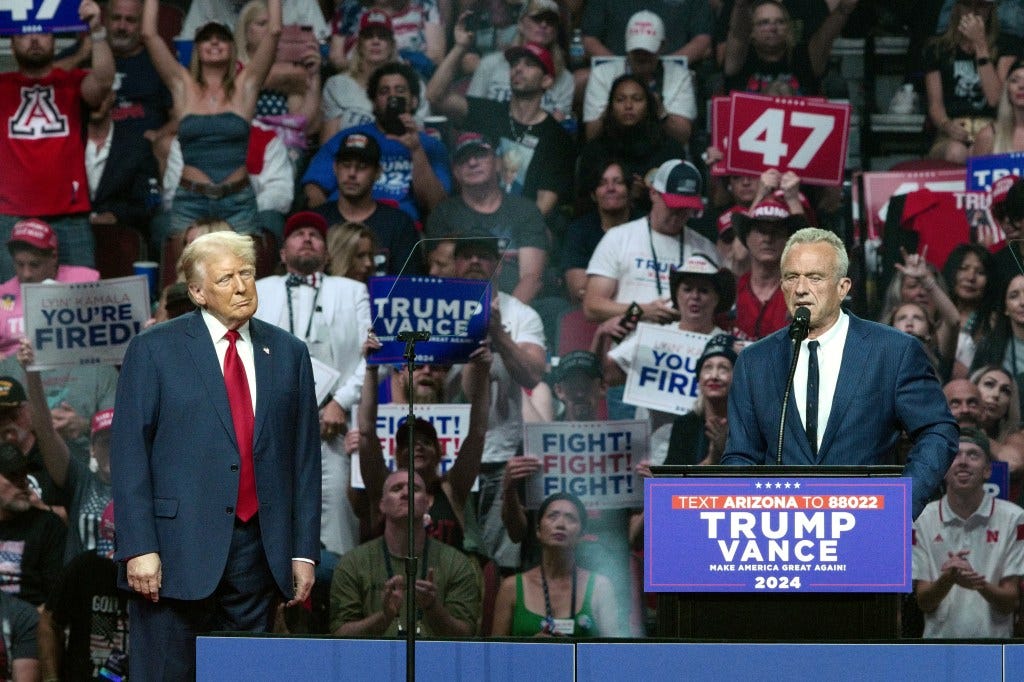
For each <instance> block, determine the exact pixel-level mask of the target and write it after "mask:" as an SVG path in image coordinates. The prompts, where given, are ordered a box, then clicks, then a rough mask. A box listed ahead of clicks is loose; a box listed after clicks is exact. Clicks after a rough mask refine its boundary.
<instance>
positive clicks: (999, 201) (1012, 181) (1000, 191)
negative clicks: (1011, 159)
mask: <svg viewBox="0 0 1024 682" xmlns="http://www.w3.org/2000/svg"><path fill="white" fill-rule="evenodd" d="M1019 181H1020V178H1019V177H1017V176H1016V175H1004V176H1003V177H1001V178H999V179H998V180H996V181H995V182H993V183H992V187H990V188H989V190H988V192H989V197H990V198H991V199H992V203H991V207H992V208H993V209H995V208H997V207H999V206H1002V205H1003V204H1005V203H1006V195H1007V194H1009V193H1010V188H1011V187H1013V186H1014V185H1016V184H1017V183H1018V182H1019Z"/></svg>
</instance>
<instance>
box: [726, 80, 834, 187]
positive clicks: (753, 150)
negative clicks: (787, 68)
mask: <svg viewBox="0 0 1024 682" xmlns="http://www.w3.org/2000/svg"><path fill="white" fill-rule="evenodd" d="M849 133H850V105H849V104H833V103H831V102H823V101H821V100H812V99H804V98H800V97H764V96H762V95H751V94H747V93H734V94H733V95H732V102H731V104H730V117H729V132H728V141H729V142H728V147H727V148H726V150H725V166H726V169H727V170H728V171H729V172H730V173H755V174H760V173H761V172H762V171H765V170H767V169H769V168H778V169H779V170H780V171H783V172H785V171H787V170H791V171H793V172H794V173H796V174H797V175H799V176H800V179H801V181H803V182H805V183H808V184H811V185H838V184H841V183H842V181H843V169H844V167H845V166H846V144H847V140H848V139H849Z"/></svg>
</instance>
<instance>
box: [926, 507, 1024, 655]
mask: <svg viewBox="0 0 1024 682" xmlns="http://www.w3.org/2000/svg"><path fill="white" fill-rule="evenodd" d="M965 549H966V550H969V551H970V554H968V555H967V561H968V562H970V564H971V566H972V567H974V570H975V571H977V572H978V573H981V574H983V575H984V576H985V579H986V580H988V581H989V582H991V583H998V582H999V581H1000V580H1001V579H1003V578H1006V577H1009V576H1022V575H1024V509H1021V508H1020V507H1018V506H1017V505H1015V504H1013V503H1012V502H1007V501H1005V500H1000V499H996V498H995V497H994V496H992V495H991V494H989V495H986V496H985V498H984V499H983V500H982V502H981V505H980V506H979V507H978V509H977V511H975V512H974V514H972V515H971V517H970V518H969V519H966V520H964V519H962V518H960V517H959V516H957V515H956V514H955V513H954V512H953V510H952V509H950V507H949V502H948V501H947V499H946V497H945V496H943V498H942V499H941V500H936V501H935V502H932V503H930V504H929V505H928V506H927V507H925V508H924V511H923V512H921V515H920V516H919V517H918V518H917V521H915V522H914V550H913V572H914V580H925V581H928V582H934V581H935V580H938V578H939V575H940V574H941V573H942V570H941V569H942V564H944V563H945V562H946V560H947V559H948V558H949V553H950V552H959V551H961V550H965ZM924 636H925V637H929V638H946V637H948V638H958V639H963V638H971V637H1012V636H1013V614H1012V613H1002V612H1000V611H997V610H996V609H994V608H993V607H992V606H991V605H990V604H989V603H988V602H987V601H985V598H984V597H982V596H981V595H980V594H979V593H978V592H975V591H974V590H968V589H964V588H963V587H960V586H959V585H954V586H953V588H952V589H951V590H950V591H949V594H947V595H946V597H945V599H943V600H942V602H941V603H940V604H939V607H938V608H937V609H936V610H935V611H934V613H926V614H924Z"/></svg>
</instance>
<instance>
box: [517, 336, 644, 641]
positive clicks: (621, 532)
mask: <svg viewBox="0 0 1024 682" xmlns="http://www.w3.org/2000/svg"><path fill="white" fill-rule="evenodd" d="M550 381H552V382H553V384H552V385H553V388H554V392H555V395H556V396H557V397H558V401H559V404H560V406H561V414H560V416H559V417H558V421H574V422H592V421H600V420H602V419H603V418H604V417H603V411H604V410H603V405H602V403H603V402H604V396H605V392H606V390H607V384H605V382H604V377H603V375H602V373H601V362H600V360H599V359H598V357H597V356H596V355H594V354H593V353H591V352H589V351H583V350H577V351H572V352H570V353H567V354H565V355H563V356H562V357H561V358H560V359H559V362H558V366H557V367H555V369H554V370H552V372H551V375H550ZM539 386H547V384H546V383H544V384H538V387H539ZM535 421H552V417H550V416H549V417H547V418H545V419H538V420H535ZM540 469H541V461H540V459H539V458H537V457H535V456H532V455H523V456H518V457H513V458H512V459H510V460H509V462H508V466H507V467H506V468H505V477H504V480H503V485H504V494H503V497H502V510H501V515H502V519H503V520H504V522H505V527H506V528H507V529H508V533H509V537H510V538H512V539H513V540H515V541H516V542H520V543H523V565H524V566H530V565H533V564H534V563H536V562H537V560H538V559H539V558H540V547H539V546H538V542H537V538H536V536H535V534H534V533H533V532H531V531H534V530H535V529H536V527H537V515H536V513H535V512H533V511H529V512H528V511H527V510H526V509H525V507H524V506H523V497H524V493H525V490H524V488H523V486H522V481H524V480H525V479H527V478H528V477H530V476H532V475H533V474H535V473H536V472H538V471H540ZM635 513H636V511H635V510H632V509H588V510H587V515H586V526H587V529H586V533H584V534H583V535H582V537H581V538H580V542H579V545H578V546H577V558H578V559H579V563H580V565H581V566H582V567H584V568H586V569H589V570H591V571H594V572H595V573H599V574H601V575H602V576H605V577H607V578H608V579H609V580H610V581H611V584H612V588H613V590H614V592H615V597H616V600H617V602H618V605H617V608H616V614H617V622H616V627H615V629H614V630H613V632H618V633H626V632H629V633H631V634H633V635H640V634H642V632H641V628H640V627H639V623H638V620H639V619H638V618H633V616H634V615H638V611H639V599H640V595H639V593H638V592H636V591H635V590H634V589H633V588H634V584H633V581H632V580H631V579H630V566H629V560H630V543H629V526H630V520H631V518H632V517H633V516H634V515H635Z"/></svg>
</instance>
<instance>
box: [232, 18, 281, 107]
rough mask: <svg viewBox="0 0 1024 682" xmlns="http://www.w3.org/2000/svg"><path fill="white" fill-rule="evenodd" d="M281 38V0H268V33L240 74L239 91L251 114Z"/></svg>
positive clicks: (244, 104)
mask: <svg viewBox="0 0 1024 682" xmlns="http://www.w3.org/2000/svg"><path fill="white" fill-rule="evenodd" d="M280 38H281V0H267V34H266V35H265V36H264V37H263V39H262V40H260V42H259V44H258V45H256V49H255V50H253V53H252V56H251V58H250V59H249V63H248V65H246V67H245V68H244V69H242V72H241V74H240V76H241V79H242V86H241V87H240V88H239V91H240V93H241V96H242V98H243V99H242V105H243V107H244V108H245V110H246V111H247V112H249V114H250V115H252V113H253V112H255V111H256V99H257V98H258V97H259V95H260V89H262V88H263V83H264V81H266V80H267V75H268V74H269V73H270V67H271V66H273V65H274V59H275V57H276V56H277V41H278V40H279V39H280Z"/></svg>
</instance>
